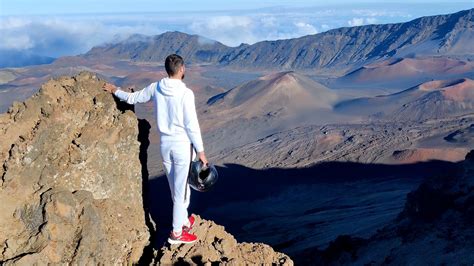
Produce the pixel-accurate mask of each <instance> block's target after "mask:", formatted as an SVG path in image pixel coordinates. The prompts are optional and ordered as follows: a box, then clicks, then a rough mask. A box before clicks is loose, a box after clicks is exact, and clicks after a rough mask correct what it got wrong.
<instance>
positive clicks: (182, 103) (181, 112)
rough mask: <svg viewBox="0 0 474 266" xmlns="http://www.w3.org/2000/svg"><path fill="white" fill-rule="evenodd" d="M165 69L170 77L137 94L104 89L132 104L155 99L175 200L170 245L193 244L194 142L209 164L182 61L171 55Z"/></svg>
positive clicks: (165, 158) (205, 162) (111, 86)
mask: <svg viewBox="0 0 474 266" xmlns="http://www.w3.org/2000/svg"><path fill="white" fill-rule="evenodd" d="M165 69H166V72H167V73H168V77H167V78H163V79H162V80H161V81H160V82H159V83H157V82H154V83H152V84H150V85H148V86H147V87H146V88H144V89H143V90H140V91H137V92H133V93H129V92H125V91H122V90H120V89H119V88H117V87H116V86H114V85H112V84H109V83H106V84H105V85H104V87H103V88H104V90H106V91H108V92H110V93H113V94H114V95H115V96H117V97H118V98H119V99H120V100H122V101H126V102H127V103H129V104H136V103H145V102H148V101H150V100H151V99H154V100H155V109H156V114H157V124H158V131H159V132H160V142H161V144H160V150H161V156H162V159H163V165H164V168H165V171H166V176H167V178H168V183H169V186H170V189H171V196H172V198H173V231H172V232H171V234H170V236H169V238H168V242H169V243H170V244H182V243H193V242H195V241H196V240H197V237H196V236H195V235H193V234H190V233H189V230H190V229H191V228H192V226H193V224H194V217H192V216H190V217H189V218H188V210H187V209H188V206H189V202H190V200H189V198H190V193H191V190H190V188H189V185H188V183H187V178H188V171H189V164H190V161H191V159H192V158H191V156H192V155H191V149H190V145H191V143H192V145H193V146H194V148H195V150H196V152H197V156H198V157H199V159H200V160H201V161H202V162H203V163H204V165H207V163H208V162H207V159H206V155H205V153H204V146H203V142H202V137H201V130H200V128H199V122H198V118H197V114H196V107H195V105H194V93H193V91H192V90H190V89H188V88H187V87H186V85H185V84H184V83H183V81H182V80H183V78H184V73H185V67H184V60H183V58H182V57H181V56H179V55H176V54H172V55H169V56H168V57H166V60H165Z"/></svg>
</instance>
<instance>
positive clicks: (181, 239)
mask: <svg viewBox="0 0 474 266" xmlns="http://www.w3.org/2000/svg"><path fill="white" fill-rule="evenodd" d="M196 240H197V236H195V235H193V234H190V233H188V232H186V231H184V230H183V231H182V232H181V235H178V236H177V235H175V234H174V232H171V234H170V237H169V238H168V243H170V244H191V243H194V242H196Z"/></svg>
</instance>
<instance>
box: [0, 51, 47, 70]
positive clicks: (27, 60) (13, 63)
mask: <svg viewBox="0 0 474 266" xmlns="http://www.w3.org/2000/svg"><path fill="white" fill-rule="evenodd" d="M0 58H1V59H0V68H4V67H24V66H33V65H43V64H49V63H51V62H53V61H54V58H52V57H48V56H42V55H37V54H32V53H29V52H19V51H13V50H0Z"/></svg>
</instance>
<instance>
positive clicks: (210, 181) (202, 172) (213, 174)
mask: <svg viewBox="0 0 474 266" xmlns="http://www.w3.org/2000/svg"><path fill="white" fill-rule="evenodd" d="M218 177H219V175H218V174H217V169H216V167H214V165H212V164H211V165H209V166H204V165H203V163H202V162H201V161H200V160H198V161H192V162H191V166H190V169H189V176H188V181H189V185H190V186H191V187H192V188H193V189H195V190H197V191H200V192H206V191H208V190H209V189H211V188H212V187H213V186H214V184H215V183H216V182H217V178H218Z"/></svg>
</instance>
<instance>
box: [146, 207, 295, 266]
mask: <svg viewBox="0 0 474 266" xmlns="http://www.w3.org/2000/svg"><path fill="white" fill-rule="evenodd" d="M195 217H196V222H195V226H194V228H193V229H192V230H191V232H192V233H194V234H196V235H197V236H198V238H199V240H198V241H197V242H196V243H193V244H183V245H171V246H167V247H163V248H162V249H161V250H160V251H159V252H156V253H157V254H156V258H155V263H158V264H160V265H171V264H174V263H179V262H182V263H189V264H205V265H211V263H219V264H228V265H272V264H277V265H293V261H292V260H291V259H290V258H289V257H288V256H287V255H285V254H283V253H279V252H276V251H274V250H273V249H272V248H271V247H270V246H268V245H265V244H262V243H237V240H235V238H234V237H233V236H232V235H231V234H229V233H227V232H226V231H225V229H224V227H223V226H221V225H217V224H215V223H214V222H212V221H207V220H205V219H202V218H201V217H199V216H195Z"/></svg>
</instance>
